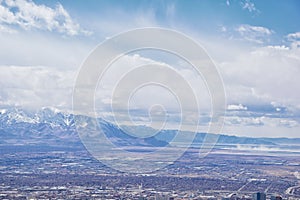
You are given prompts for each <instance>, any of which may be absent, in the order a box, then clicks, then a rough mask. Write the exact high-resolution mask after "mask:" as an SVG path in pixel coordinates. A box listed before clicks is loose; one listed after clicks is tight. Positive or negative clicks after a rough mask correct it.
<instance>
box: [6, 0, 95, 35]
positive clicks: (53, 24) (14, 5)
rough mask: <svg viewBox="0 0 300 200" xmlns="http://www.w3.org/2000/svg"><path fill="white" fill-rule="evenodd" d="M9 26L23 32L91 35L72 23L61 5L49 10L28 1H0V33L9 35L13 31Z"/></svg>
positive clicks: (44, 6)
mask: <svg viewBox="0 0 300 200" xmlns="http://www.w3.org/2000/svg"><path fill="white" fill-rule="evenodd" d="M8 26H10V27H8ZM11 26H18V27H21V28H22V29H25V30H30V29H38V30H47V31H51V32H54V31H57V32H59V33H64V34H67V35H70V36H74V35H79V34H91V32H89V31H86V30H84V29H82V28H81V27H80V25H79V24H78V23H76V22H74V20H73V19H72V18H71V16H70V15H69V13H68V12H67V11H66V10H65V9H64V7H63V6H62V5H61V4H57V5H56V7H55V8H50V7H47V6H46V5H43V4H40V5H38V4H36V3H34V2H32V1H30V0H3V1H0V31H2V32H10V33H11V32H13V31H14V29H12V28H11Z"/></svg>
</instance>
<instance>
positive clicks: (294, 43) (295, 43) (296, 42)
mask: <svg viewBox="0 0 300 200" xmlns="http://www.w3.org/2000/svg"><path fill="white" fill-rule="evenodd" d="M286 38H287V39H288V41H290V42H291V47H292V48H299V47H300V32H296V33H290V34H288V35H287V36H286Z"/></svg>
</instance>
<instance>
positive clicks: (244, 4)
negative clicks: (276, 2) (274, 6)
mask: <svg viewBox="0 0 300 200" xmlns="http://www.w3.org/2000/svg"><path fill="white" fill-rule="evenodd" d="M241 5H242V8H243V9H244V10H245V9H246V10H248V11H249V12H257V11H258V10H257V8H256V7H255V5H254V3H253V2H251V1H250V0H245V1H244V2H242V3H241Z"/></svg>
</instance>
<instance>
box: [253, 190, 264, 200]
mask: <svg viewBox="0 0 300 200" xmlns="http://www.w3.org/2000/svg"><path fill="white" fill-rule="evenodd" d="M266 199H267V198H266V194H265V193H263V192H258V193H255V194H253V200H266Z"/></svg>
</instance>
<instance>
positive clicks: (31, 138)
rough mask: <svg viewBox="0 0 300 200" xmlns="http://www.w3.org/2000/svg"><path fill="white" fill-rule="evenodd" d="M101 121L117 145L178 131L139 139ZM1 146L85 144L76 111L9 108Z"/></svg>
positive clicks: (0, 119) (159, 141) (2, 115)
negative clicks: (77, 124) (78, 125)
mask: <svg viewBox="0 0 300 200" xmlns="http://www.w3.org/2000/svg"><path fill="white" fill-rule="evenodd" d="M98 121H99V124H100V125H101V128H102V130H103V131H104V133H105V134H106V137H108V138H109V140H110V141H111V142H112V143H114V144H115V145H116V146H146V147H161V146H166V145H168V144H169V142H170V141H171V140H172V138H173V137H174V136H175V135H176V134H177V131H176V130H161V131H159V132H158V133H157V134H156V135H155V136H151V137H148V138H137V137H134V136H131V135H128V134H127V133H126V132H124V131H123V129H121V128H120V127H119V126H117V125H115V124H113V123H110V122H108V121H105V120H103V119H99V120H98ZM141 128H142V127H141ZM147 129H151V128H149V127H148V128H147ZM205 135H206V133H197V134H196V137H195V139H194V143H198V144H199V143H202V142H203V140H204V137H205ZM218 144H236V145H237V144H249V145H278V144H300V138H294V139H290V138H251V137H238V136H229V135H226V134H222V135H220V136H219V139H218ZM0 145H47V146H66V145H67V146H80V145H82V143H81V140H80V137H79V136H78V133H77V131H76V126H75V120H74V115H73V114H70V113H68V112H63V111H59V110H57V109H53V108H43V109H41V110H40V111H38V112H29V111H25V110H23V109H18V108H9V109H2V110H1V109H0Z"/></svg>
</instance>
